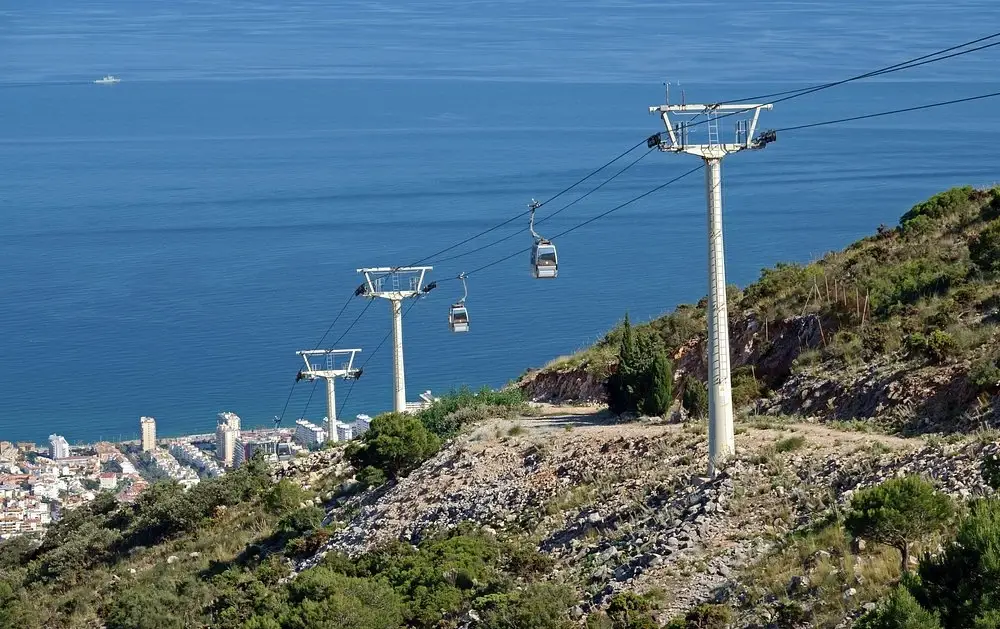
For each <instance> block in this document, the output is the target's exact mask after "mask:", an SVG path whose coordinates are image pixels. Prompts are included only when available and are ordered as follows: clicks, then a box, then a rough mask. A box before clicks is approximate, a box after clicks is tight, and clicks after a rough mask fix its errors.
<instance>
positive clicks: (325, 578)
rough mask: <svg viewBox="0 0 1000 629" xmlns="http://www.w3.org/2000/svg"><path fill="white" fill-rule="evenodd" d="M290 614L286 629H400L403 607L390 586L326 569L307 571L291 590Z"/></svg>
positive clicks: (285, 624)
mask: <svg viewBox="0 0 1000 629" xmlns="http://www.w3.org/2000/svg"><path fill="white" fill-rule="evenodd" d="M288 593H289V601H290V602H291V603H293V607H292V608H291V609H290V611H288V612H286V614H284V617H283V618H282V620H281V626H282V627H295V628H299V627H301V628H302V629H305V628H306V627H316V628H317V629H397V628H398V627H399V626H400V625H402V624H403V603H402V601H401V600H400V597H399V595H398V594H396V592H394V591H393V589H392V588H391V587H389V585H387V584H385V583H383V582H380V581H377V580H374V579H359V578H353V577H348V576H344V575H342V574H337V573H336V572H333V571H332V570H330V569H328V568H324V567H319V568H313V569H311V570H306V571H305V572H303V573H302V574H300V575H299V576H298V577H297V578H295V579H293V580H292V581H291V582H290V583H289V586H288Z"/></svg>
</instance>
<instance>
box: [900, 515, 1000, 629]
mask: <svg viewBox="0 0 1000 629" xmlns="http://www.w3.org/2000/svg"><path fill="white" fill-rule="evenodd" d="M917 574H918V576H919V579H914V580H912V581H911V582H909V583H908V584H907V587H908V589H909V590H910V592H911V593H912V594H913V595H914V598H916V599H917V601H918V602H919V603H920V604H921V605H922V606H923V607H924V608H925V609H927V610H928V611H930V612H932V613H934V614H936V615H937V616H938V617H939V618H940V621H941V625H942V626H944V627H977V628H978V627H996V626H997V624H996V621H997V619H998V616H1000V501H997V500H996V499H987V500H977V501H975V502H973V503H972V504H971V505H970V510H969V514H968V515H967V516H966V517H965V518H964V519H963V520H962V521H961V522H960V523H959V526H958V530H957V531H956V533H955V536H954V539H952V540H951V541H949V542H948V543H947V544H946V545H945V548H944V551H943V552H941V553H939V554H938V555H935V556H925V557H924V558H923V560H922V561H921V562H920V567H919V568H918V571H917Z"/></svg>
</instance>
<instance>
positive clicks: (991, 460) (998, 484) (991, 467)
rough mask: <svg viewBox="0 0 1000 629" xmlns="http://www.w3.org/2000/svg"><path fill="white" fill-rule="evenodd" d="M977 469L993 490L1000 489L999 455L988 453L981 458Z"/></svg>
mask: <svg viewBox="0 0 1000 629" xmlns="http://www.w3.org/2000/svg"><path fill="white" fill-rule="evenodd" d="M979 471H980V473H981V474H982V476H983V480H984V481H986V484H987V485H989V486H990V487H992V488H993V490H994V491H1000V455H997V454H989V455H986V456H985V457H984V458H983V461H982V463H981V464H980V467H979Z"/></svg>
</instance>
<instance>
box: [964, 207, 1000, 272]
mask: <svg viewBox="0 0 1000 629" xmlns="http://www.w3.org/2000/svg"><path fill="white" fill-rule="evenodd" d="M969 258H970V259H971V260H972V263H973V264H974V265H976V268H977V269H979V271H980V272H982V273H983V275H986V276H987V277H995V276H996V275H997V274H998V273H1000V219H994V220H992V221H990V222H989V223H987V225H986V228H985V229H983V231H981V232H980V233H979V235H978V236H976V237H975V238H974V239H973V240H972V241H971V242H969Z"/></svg>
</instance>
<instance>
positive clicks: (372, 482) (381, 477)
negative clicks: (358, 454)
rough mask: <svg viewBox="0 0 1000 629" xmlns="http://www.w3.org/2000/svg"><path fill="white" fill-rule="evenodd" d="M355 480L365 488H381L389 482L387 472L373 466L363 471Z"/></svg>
mask: <svg viewBox="0 0 1000 629" xmlns="http://www.w3.org/2000/svg"><path fill="white" fill-rule="evenodd" d="M355 478H356V479H357V480H358V482H359V483H361V484H362V485H364V486H365V487H381V486H382V485H384V484H385V482H386V481H387V480H388V479H387V478H386V476H385V472H383V471H382V470H380V469H379V468H377V467H375V466H373V465H369V466H368V467H366V468H364V469H362V470H361V471H360V472H358V474H357V476H355Z"/></svg>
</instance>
